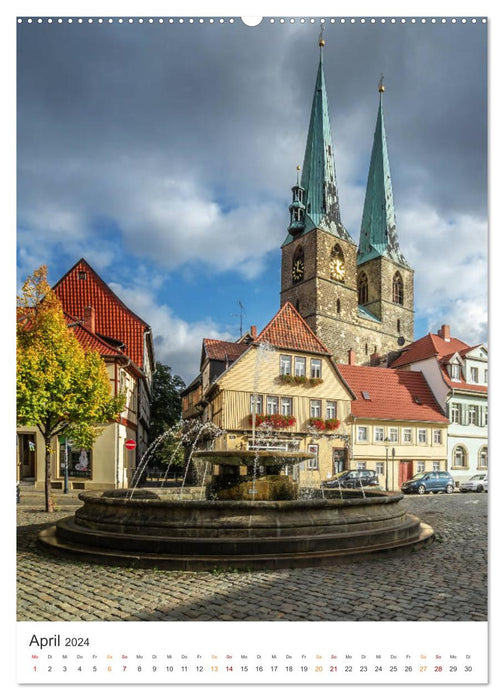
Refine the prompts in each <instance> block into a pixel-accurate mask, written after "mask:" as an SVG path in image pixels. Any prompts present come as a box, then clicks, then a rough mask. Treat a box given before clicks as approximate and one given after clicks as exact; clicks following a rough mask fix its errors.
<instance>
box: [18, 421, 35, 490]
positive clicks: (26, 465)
mask: <svg viewBox="0 0 504 700" xmlns="http://www.w3.org/2000/svg"><path fill="white" fill-rule="evenodd" d="M18 446H19V479H20V480H26V481H34V480H35V471H36V466H37V459H36V458H37V442H36V435H35V433H20V434H18Z"/></svg>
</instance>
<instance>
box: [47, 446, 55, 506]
mask: <svg viewBox="0 0 504 700" xmlns="http://www.w3.org/2000/svg"><path fill="white" fill-rule="evenodd" d="M51 477H52V474H51V438H45V509H46V513H53V512H54V503H53V499H52V494H51Z"/></svg>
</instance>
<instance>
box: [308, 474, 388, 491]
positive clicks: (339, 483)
mask: <svg viewBox="0 0 504 700" xmlns="http://www.w3.org/2000/svg"><path fill="white" fill-rule="evenodd" d="M322 485H323V487H324V488H328V489H332V488H342V489H360V488H361V486H378V476H377V474H376V472H375V471H374V469H347V470H346V471H344V472H340V473H339V474H338V475H337V476H336V477H335V478H334V479H329V480H328V481H324V482H323V484H322Z"/></svg>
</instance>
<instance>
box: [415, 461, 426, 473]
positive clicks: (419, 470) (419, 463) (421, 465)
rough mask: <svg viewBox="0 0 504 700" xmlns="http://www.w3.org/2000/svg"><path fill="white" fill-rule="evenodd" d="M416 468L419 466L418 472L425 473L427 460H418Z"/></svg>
mask: <svg viewBox="0 0 504 700" xmlns="http://www.w3.org/2000/svg"><path fill="white" fill-rule="evenodd" d="M416 466H417V472H424V471H425V460H423V459H418V460H417V463H416Z"/></svg>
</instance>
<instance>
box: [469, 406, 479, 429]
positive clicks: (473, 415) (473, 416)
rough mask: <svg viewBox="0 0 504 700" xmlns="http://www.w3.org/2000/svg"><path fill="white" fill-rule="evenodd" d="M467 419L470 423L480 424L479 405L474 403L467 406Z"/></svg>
mask: <svg viewBox="0 0 504 700" xmlns="http://www.w3.org/2000/svg"><path fill="white" fill-rule="evenodd" d="M467 421H468V424H469V425H478V406H477V405H476V404H474V403H471V404H469V406H468V407H467Z"/></svg>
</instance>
